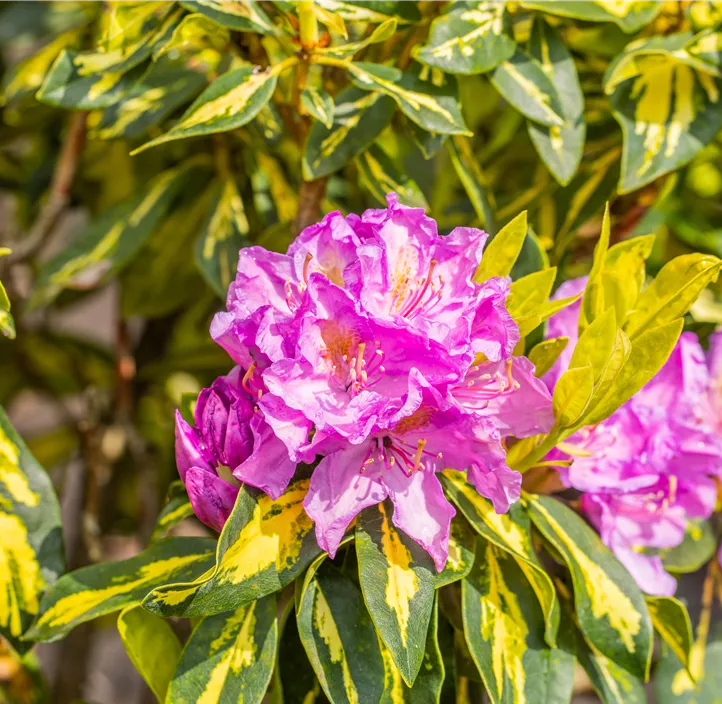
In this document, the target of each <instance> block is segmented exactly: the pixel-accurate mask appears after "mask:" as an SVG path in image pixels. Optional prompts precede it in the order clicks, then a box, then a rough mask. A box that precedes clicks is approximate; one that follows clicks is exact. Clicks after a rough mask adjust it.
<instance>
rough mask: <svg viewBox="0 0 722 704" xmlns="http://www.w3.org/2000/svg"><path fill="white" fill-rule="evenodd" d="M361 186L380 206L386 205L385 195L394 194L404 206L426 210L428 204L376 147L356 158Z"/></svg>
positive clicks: (412, 182) (401, 171)
mask: <svg viewBox="0 0 722 704" xmlns="http://www.w3.org/2000/svg"><path fill="white" fill-rule="evenodd" d="M356 164H357V166H358V169H359V176H360V177H361V184H362V185H363V186H364V187H365V188H366V190H367V191H368V192H369V193H370V194H371V195H372V196H373V197H374V198H375V199H376V200H377V201H378V202H379V203H381V204H383V205H385V204H386V194H387V193H391V192H393V193H396V194H398V196H399V200H400V201H401V202H402V203H403V204H404V205H409V206H413V207H416V208H424V209H428V207H429V204H428V202H427V201H426V197H425V196H424V194H423V193H422V191H421V189H420V188H419V186H418V184H417V183H416V181H414V180H413V179H412V178H411V177H410V176H408V175H407V174H406V173H405V171H404V170H402V169H399V168H398V167H397V166H396V164H394V162H393V161H392V159H391V157H389V156H388V154H386V152H385V151H384V150H383V149H382V148H381V147H380V146H379V145H378V144H372V145H371V146H370V147H369V149H367V150H366V151H365V152H363V153H362V154H361V155H360V156H358V157H356Z"/></svg>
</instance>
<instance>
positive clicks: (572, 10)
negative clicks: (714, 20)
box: [519, 0, 662, 33]
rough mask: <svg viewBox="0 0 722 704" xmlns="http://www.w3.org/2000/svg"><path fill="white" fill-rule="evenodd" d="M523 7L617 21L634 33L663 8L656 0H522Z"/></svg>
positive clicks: (593, 19) (584, 18)
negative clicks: (622, 0) (619, 0)
mask: <svg viewBox="0 0 722 704" xmlns="http://www.w3.org/2000/svg"><path fill="white" fill-rule="evenodd" d="M519 4H520V5H521V6H522V7H525V8H528V9H530V10H539V11H541V12H546V13H548V14H550V15H559V16H560V17H571V18H573V19H577V20H584V21H585V22H614V23H615V24H616V25H617V26H618V27H620V28H621V29H622V30H623V31H624V32H628V33H633V32H636V31H637V30H638V29H641V28H642V27H644V25H646V24H648V23H649V22H651V21H652V20H653V19H654V18H655V17H656V16H657V14H659V12H660V11H661V9H662V6H661V4H660V3H659V2H657V0H627V1H626V2H621V3H619V2H608V1H607V0H522V2H520V3H519Z"/></svg>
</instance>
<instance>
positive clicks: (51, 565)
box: [0, 408, 64, 652]
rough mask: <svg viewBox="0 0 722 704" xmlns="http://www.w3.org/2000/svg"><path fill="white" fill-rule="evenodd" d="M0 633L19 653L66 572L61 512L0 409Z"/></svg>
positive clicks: (48, 484) (42, 473)
mask: <svg viewBox="0 0 722 704" xmlns="http://www.w3.org/2000/svg"><path fill="white" fill-rule="evenodd" d="M0 529H1V532H2V541H1V545H0V634H2V635H3V636H4V637H5V638H6V639H7V640H8V642H9V643H11V644H12V645H13V647H15V648H16V649H17V650H18V651H20V652H24V651H25V650H26V649H27V648H28V647H29V644H27V643H22V642H21V641H20V637H21V636H22V635H23V634H24V633H25V631H26V630H27V628H28V626H29V625H30V623H31V622H32V620H33V618H34V617H35V615H36V614H37V613H38V610H39V608H40V597H41V595H42V593H43V591H44V590H45V589H46V588H48V587H51V586H52V585H53V583H54V582H55V580H56V579H57V578H58V577H59V576H60V574H61V573H62V571H63V562H64V561H63V539H62V534H61V530H60V508H59V506H58V501H57V498H56V496H55V491H54V490H53V486H52V484H51V482H50V479H49V477H48V476H47V474H46V473H45V470H44V469H43V468H42V467H41V466H40V465H39V464H38V463H37V462H36V460H35V458H34V457H33V456H32V455H31V454H30V451H29V450H28V448H27V447H26V446H25V444H24V443H23V441H22V439H21V438H20V436H19V435H18V434H17V432H16V431H15V429H14V428H13V427H12V425H11V424H10V421H9V420H8V417H7V416H6V415H5V411H4V410H3V409H2V408H0Z"/></svg>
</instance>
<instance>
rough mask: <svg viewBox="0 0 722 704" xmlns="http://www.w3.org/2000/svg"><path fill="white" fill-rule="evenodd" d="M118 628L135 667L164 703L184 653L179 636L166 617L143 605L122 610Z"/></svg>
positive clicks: (158, 698)
mask: <svg viewBox="0 0 722 704" xmlns="http://www.w3.org/2000/svg"><path fill="white" fill-rule="evenodd" d="M118 632H119V633H120V638H121V640H122V641H123V646H124V647H125V652H126V653H128V657H129V658H130V661H131V662H132V663H133V667H135V669H136V670H137V671H138V672H139V673H140V675H141V676H142V677H143V679H144V680H145V681H146V684H147V685H148V687H150V689H151V691H152V692H153V694H155V697H156V699H157V700H158V701H159V702H161V704H162V702H164V701H165V695H166V692H167V691H168V684H169V683H170V680H171V677H173V672H174V671H175V668H176V665H177V664H178V660H180V656H181V650H182V648H181V644H180V641H179V640H178V636H176V634H175V633H174V632H173V629H172V628H171V627H170V624H169V623H168V622H167V621H165V620H164V619H162V618H159V617H158V616H154V615H153V614H149V613H148V612H147V611H145V610H144V609H142V608H141V607H140V606H129V607H127V608H126V609H123V611H121V612H120V615H119V616H118Z"/></svg>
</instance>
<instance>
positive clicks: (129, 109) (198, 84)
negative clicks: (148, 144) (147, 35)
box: [91, 58, 206, 139]
mask: <svg viewBox="0 0 722 704" xmlns="http://www.w3.org/2000/svg"><path fill="white" fill-rule="evenodd" d="M205 83H206V78H205V76H204V75H203V73H201V72H199V71H197V70H193V69H190V68H188V67H187V66H186V65H185V64H183V63H181V62H174V61H171V60H167V59H164V58H161V59H160V60H159V61H157V62H155V63H153V64H152V65H151V67H150V69H149V70H148V72H147V73H146V74H145V75H144V76H143V77H142V78H141V79H140V80H139V81H138V82H137V83H136V84H135V85H134V86H133V87H132V88H131V89H130V90H129V91H128V92H127V93H126V94H125V95H124V96H123V100H121V101H119V102H116V103H115V104H113V105H111V106H110V107H108V108H106V110H105V111H104V112H103V116H102V118H101V120H100V123H99V124H98V125H97V126H96V127H94V128H93V130H92V132H91V134H92V135H93V136H97V137H98V138H99V139H135V138H136V137H140V136H142V135H143V134H145V133H146V131H147V130H148V128H150V127H152V126H153V125H157V124H158V123H160V122H162V121H163V120H165V119H166V118H167V117H168V116H169V115H171V114H172V113H173V112H174V111H175V110H176V109H177V108H179V107H180V106H181V105H184V104H185V103H187V102H189V101H190V100H191V99H192V98H194V97H195V96H196V95H197V94H198V93H199V92H200V91H201V89H202V88H203V86H204V85H205Z"/></svg>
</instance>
